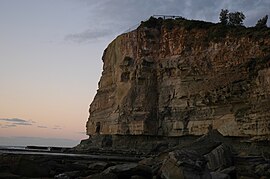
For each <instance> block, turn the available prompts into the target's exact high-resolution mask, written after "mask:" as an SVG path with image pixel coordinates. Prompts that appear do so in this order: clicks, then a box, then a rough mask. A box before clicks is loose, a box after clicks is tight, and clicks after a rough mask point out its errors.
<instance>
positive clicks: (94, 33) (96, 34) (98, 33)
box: [65, 29, 111, 43]
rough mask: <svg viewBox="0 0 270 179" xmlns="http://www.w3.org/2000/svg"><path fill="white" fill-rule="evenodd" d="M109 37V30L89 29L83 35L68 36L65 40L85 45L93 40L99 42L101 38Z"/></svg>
mask: <svg viewBox="0 0 270 179" xmlns="http://www.w3.org/2000/svg"><path fill="white" fill-rule="evenodd" d="M108 35H111V31H110V30H109V29H101V30H93V29H88V30H85V31H83V32H81V33H74V34H69V35H66V37H65V40H67V41H74V42H78V43H83V42H88V41H92V40H99V39H100V38H104V37H106V36H108Z"/></svg>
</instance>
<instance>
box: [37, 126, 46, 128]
mask: <svg viewBox="0 0 270 179" xmlns="http://www.w3.org/2000/svg"><path fill="white" fill-rule="evenodd" d="M37 127H38V128H42V129H46V128H48V127H47V126H37Z"/></svg>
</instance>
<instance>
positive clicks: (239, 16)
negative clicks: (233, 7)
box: [228, 12, 246, 26]
mask: <svg viewBox="0 0 270 179" xmlns="http://www.w3.org/2000/svg"><path fill="white" fill-rule="evenodd" d="M245 18H246V16H245V15H244V14H243V12H230V13H229V23H228V24H229V25H233V26H241V25H243V21H244V19H245Z"/></svg>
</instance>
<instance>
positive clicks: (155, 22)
mask: <svg viewBox="0 0 270 179" xmlns="http://www.w3.org/2000/svg"><path fill="white" fill-rule="evenodd" d="M162 21H163V19H162V18H158V19H157V18H154V17H153V16H151V17H150V18H149V19H148V20H147V21H142V22H141V26H142V27H147V28H158V29H159V28H160V27H161V25H162Z"/></svg>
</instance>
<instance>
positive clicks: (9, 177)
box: [0, 172, 21, 179]
mask: <svg viewBox="0 0 270 179" xmlns="http://www.w3.org/2000/svg"><path fill="white" fill-rule="evenodd" d="M19 178H21V177H20V176H18V175H14V174H12V173H7V172H3V173H2V172H0V179H19Z"/></svg>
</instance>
